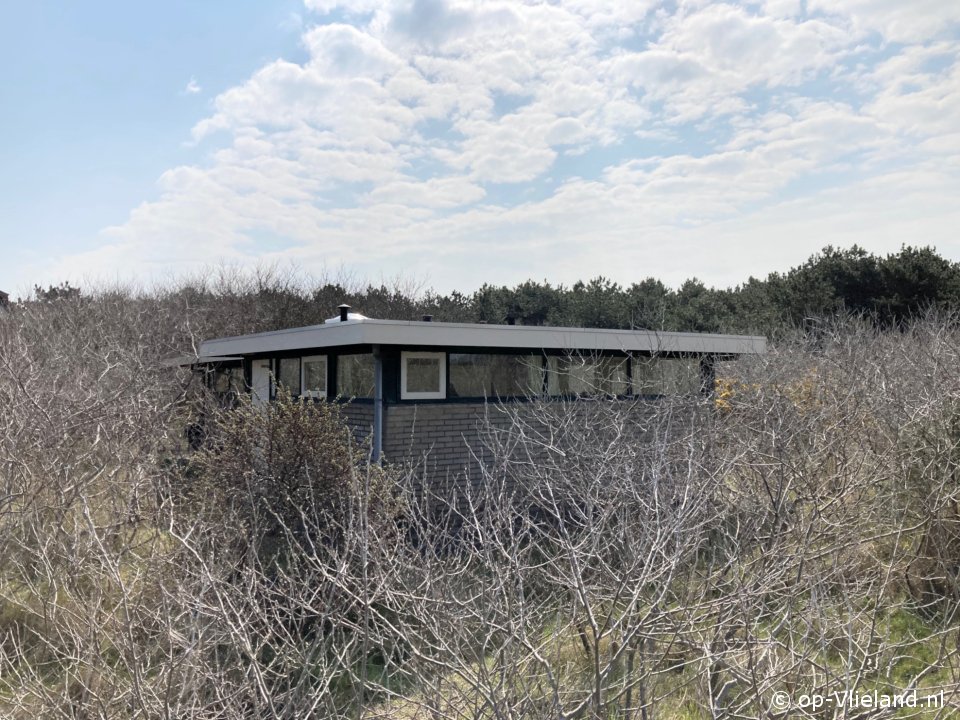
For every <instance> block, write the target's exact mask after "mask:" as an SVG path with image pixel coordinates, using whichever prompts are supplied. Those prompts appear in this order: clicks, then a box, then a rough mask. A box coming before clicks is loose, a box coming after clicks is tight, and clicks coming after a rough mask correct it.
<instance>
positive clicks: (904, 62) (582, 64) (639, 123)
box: [54, 0, 960, 289]
mask: <svg viewBox="0 0 960 720" xmlns="http://www.w3.org/2000/svg"><path fill="white" fill-rule="evenodd" d="M924 3H926V0H924ZM924 3H921V4H908V5H904V4H903V3H899V2H894V1H893V0H890V1H883V0H870V1H868V0H851V2H844V3H839V2H831V1H829V0H808V2H807V3H801V2H799V1H798V0H762V1H761V0H756V1H751V2H749V3H745V4H735V3H732V2H731V3H720V2H718V3H711V2H706V1H702V0H696V1H684V2H679V3H677V4H676V6H675V7H672V6H669V7H668V6H665V5H662V4H660V3H655V2H653V1H652V0H650V1H647V0H636V1H635V2H627V1H626V0H624V1H621V0H555V1H553V2H546V1H545V0H542V1H538V0H529V1H528V2H524V3H517V2H510V1H508V0H389V1H388V2H374V1H372V0H369V1H368V0H349V1H346V2H340V1H338V0H307V1H306V3H305V4H306V8H307V10H308V11H309V12H310V13H312V14H309V15H308V16H307V20H306V23H305V29H304V31H303V35H302V42H303V47H304V50H305V51H306V53H307V56H308V57H307V60H306V61H305V62H303V63H294V62H290V61H288V60H276V61H274V62H271V63H269V64H266V65H264V66H263V67H262V68H260V69H259V70H258V71H257V72H255V73H254V74H253V75H252V76H251V77H250V78H249V79H248V80H247V81H246V82H244V83H242V84H240V85H238V86H236V87H233V88H230V89H228V90H227V91H225V92H223V93H221V94H220V95H219V96H217V97H216V99H215V100H214V102H213V111H212V113H211V114H210V116H209V117H207V118H205V119H204V120H202V121H201V122H199V123H198V124H197V125H196V127H194V128H193V136H194V139H195V141H196V142H197V143H199V147H198V153H203V152H204V148H205V147H206V145H205V143H206V142H208V141H209V142H213V141H215V142H216V143H217V144H218V146H219V147H220V149H219V150H216V151H212V150H211V151H208V152H206V154H205V155H203V156H202V157H200V158H198V160H197V161H196V162H195V163H194V164H193V165H188V166H183V167H177V168H172V169H170V170H169V171H168V172H167V173H165V174H164V175H163V176H162V177H161V178H160V181H159V183H158V191H159V196H158V198H157V199H155V200H153V201H149V202H144V203H143V204H141V205H140V206H139V207H137V208H135V209H134V210H133V211H132V212H131V214H130V217H129V218H128V219H127V220H126V221H125V222H124V223H122V224H120V225H117V226H116V227H113V228H110V229H108V230H107V231H105V234H104V243H105V244H104V246H103V247H102V248H100V249H99V250H97V251H95V252H93V253H89V254H86V255H82V256H74V257H71V258H67V259H65V260H64V261H63V263H62V264H61V265H60V266H59V267H57V268H55V269H54V271H56V272H63V271H64V270H65V269H68V268H70V269H75V270H76V271H77V272H82V271H83V270H84V269H85V268H93V267H98V266H102V263H114V264H117V265H118V266H123V267H129V268H133V269H136V270H138V271H139V272H150V271H152V270H153V269H155V268H161V267H166V266H176V267H181V266H186V265H189V264H190V263H195V262H214V261H216V260H218V259H222V258H226V259H230V260H234V261H238V262H245V261H253V260H254V259H255V258H256V257H258V256H259V255H261V254H262V253H265V252H269V255H270V257H282V258H287V259H291V260H294V261H296V262H299V263H303V264H305V265H306V266H308V267H310V266H318V267H319V266H320V265H323V266H326V265H329V264H330V263H331V262H335V263H341V262H342V263H347V264H351V265H353V266H355V267H357V269H358V270H366V271H368V272H370V273H371V274H373V275H378V274H380V273H382V272H383V269H384V268H389V270H390V272H391V274H392V273H395V272H398V271H400V272H402V271H407V272H411V273H415V274H418V275H419V274H422V271H424V270H426V271H428V272H430V274H431V275H432V276H433V277H434V279H435V281H436V282H437V283H438V285H440V286H441V288H443V289H450V288H451V287H461V288H463V287H471V286H475V285H479V284H481V283H482V282H484V281H493V282H512V281H517V280H522V279H524V278H525V277H527V276H531V275H532V276H535V277H549V278H550V279H552V280H555V281H563V282H570V281H573V280H575V279H577V278H580V277H585V276H590V275H596V274H600V273H602V274H604V275H607V276H610V277H613V278H615V279H618V280H622V281H630V280H632V279H637V278H638V277H641V276H646V275H649V274H663V275H664V277H666V278H668V279H671V280H674V281H679V280H681V279H682V278H683V277H687V276H690V275H698V276H700V277H704V278H706V279H708V280H711V279H712V280H714V281H717V282H734V281H737V280H740V279H742V277H743V273H745V272H754V273H760V274H762V273H763V272H765V271H767V270H772V269H777V268H782V267H784V266H785V265H787V264H789V263H792V262H793V263H795V262H799V261H801V260H803V259H804V257H805V256H806V255H808V254H809V253H811V252H813V251H815V250H817V249H818V248H819V247H822V245H824V244H826V243H827V242H835V243H837V244H843V243H846V242H859V243H860V244H863V245H867V246H868V247H869V246H870V244H871V243H872V242H876V243H877V247H878V248H880V247H884V248H885V247H887V246H888V245H890V243H894V240H895V236H896V237H897V238H900V241H902V242H916V243H925V242H928V241H930V240H936V241H938V242H941V243H943V247H942V248H941V249H946V250H951V249H952V250H953V251H955V252H956V254H957V256H958V257H960V247H955V246H954V243H955V242H956V241H955V240H954V239H953V235H952V234H951V233H952V230H951V231H948V230H947V228H952V227H955V225H956V221H957V219H958V218H957V211H956V210H955V209H954V206H955V202H952V203H951V202H950V201H949V198H950V197H955V196H956V191H957V190H958V189H960V132H958V128H960V74H958V73H960V65H958V53H960V41H958V39H957V37H956V33H955V32H954V30H955V29H956V27H957V25H956V11H954V10H952V9H945V8H950V6H951V5H952V4H951V3H941V2H934V3H927V4H924ZM331 13H335V14H331ZM334 18H335V19H336V21H334ZM951 33H953V34H952V35H951ZM875 58H880V59H879V60H877V59H875ZM191 84H195V82H194V81H191ZM188 88H189V86H188ZM197 91H199V86H197ZM264 236H267V237H269V238H271V241H272V242H271V243H270V245H269V248H270V249H269V251H268V250H265V249H264V248H265V247H266V246H264V245H261V244H259V240H258V239H259V238H261V237H264ZM278 239H279V242H278ZM787 244H789V245H790V248H789V249H787ZM898 245H899V242H897V243H894V246H893V247H895V246H898ZM278 248H279V249H278ZM534 258H535V259H536V263H534ZM777 258H781V259H780V260H778V259H777ZM495 260H496V261H495ZM121 264H122V265H121ZM61 277H62V276H58V277H57V279H60V278H61Z"/></svg>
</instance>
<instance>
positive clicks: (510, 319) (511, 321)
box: [507, 315, 517, 325]
mask: <svg viewBox="0 0 960 720" xmlns="http://www.w3.org/2000/svg"><path fill="white" fill-rule="evenodd" d="M516 324H517V319H516V318H515V317H514V316H513V315H507V325H516Z"/></svg>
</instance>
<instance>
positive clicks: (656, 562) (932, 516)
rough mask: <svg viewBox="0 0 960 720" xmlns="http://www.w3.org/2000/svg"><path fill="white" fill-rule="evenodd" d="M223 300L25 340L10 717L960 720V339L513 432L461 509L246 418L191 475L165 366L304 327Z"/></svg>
mask: <svg viewBox="0 0 960 720" xmlns="http://www.w3.org/2000/svg"><path fill="white" fill-rule="evenodd" d="M220 282H221V280H214V279H210V280H208V284H207V285H206V286H205V289H204V288H200V289H199V290H197V288H196V287H194V288H193V290H191V289H190V288H188V287H180V288H170V289H169V291H167V292H164V293H161V294H159V295H150V294H148V293H143V292H135V291H130V290H123V289H113V290H110V291H103V292H100V293H93V294H88V295H84V296H81V297H79V298H77V297H70V298H63V299H55V300H52V301H50V302H38V303H32V304H23V305H19V306H16V307H14V308H12V309H11V311H10V312H8V313H4V314H0V408H2V412H0V716H3V717H11V718H28V717H29V718H34V717H43V718H48V717H49V718H127V717H129V718H153V717H158V718H160V717H165V718H251V719H254V718H257V719H259V718H306V717H317V718H321V717H322V718H337V717H343V718H347V717H350V718H359V717H365V718H374V717H383V718H410V717H423V718H428V717H429V718H439V717H443V718H521V717H522V718H559V717H564V718H588V717H596V718H598V717H604V718H609V717H624V718H644V719H645V720H649V719H652V718H664V719H668V720H670V719H674V718H676V719H679V718H698V717H711V718H721V717H724V718H726V717H730V718H733V717H746V718H761V717H763V718H766V717H803V716H804V713H806V715H807V716H817V717H854V716H857V713H858V712H860V713H864V714H865V713H867V712H873V713H874V716H876V717H885V716H892V715H891V713H890V712H888V711H886V710H877V709H868V708H860V709H858V710H856V711H853V710H851V709H850V708H843V707H840V706H838V705H837V704H831V705H828V706H824V707H821V708H819V709H818V710H817V712H816V713H814V712H813V710H812V709H811V708H806V709H803V710H801V709H800V708H798V707H797V703H798V702H799V699H798V698H800V697H801V696H802V695H803V694H813V693H820V694H823V695H827V696H829V695H831V694H832V693H843V692H844V691H846V690H856V691H859V692H869V691H872V690H874V689H876V690H877V691H878V692H880V693H883V694H890V693H894V692H903V691H905V690H910V689H911V688H918V689H919V691H920V694H921V696H923V695H926V694H927V693H933V692H939V691H940V690H943V691H944V693H945V694H944V699H945V703H946V707H944V708H941V709H923V708H918V709H916V710H910V709H909V708H908V709H905V710H904V711H903V712H902V713H901V716H910V715H911V714H916V715H917V716H920V715H922V714H925V715H924V716H927V717H938V716H939V717H947V716H950V715H951V714H953V713H955V712H956V709H957V699H956V696H955V691H956V689H957V680H958V670H960V666H958V658H957V652H958V647H960V624H958V621H957V608H958V599H960V590H958V587H960V585H958V573H960V533H958V531H960V512H958V499H960V498H958V493H960V484H958V476H957V464H958V448H957V443H958V440H960V425H958V408H960V331H958V330H957V329H956V328H957V324H956V322H955V319H953V318H934V317H930V318H927V319H924V320H922V321H918V322H916V323H914V324H912V325H910V326H909V327H905V328H902V329H899V330H897V331H892V332H878V331H876V330H875V329H873V328H871V327H870V326H869V325H867V324H863V323H859V322H857V321H856V320H850V319H842V320H837V321H826V322H824V323H823V324H821V325H820V326H819V327H818V328H817V330H816V333H813V334H809V333H808V334H806V335H803V336H798V337H797V338H795V339H792V340H790V341H788V342H785V343H783V344H781V345H780V346H779V347H777V348H776V349H774V350H773V351H772V352H771V353H770V354H768V355H767V356H765V357H762V358H757V359H754V360H749V361H748V360H742V361H739V362H738V363H736V364H735V365H733V366H732V367H730V368H729V369H726V370H723V371H722V378H721V380H722V382H721V386H720V387H721V392H720V395H719V396H718V398H717V400H716V401H714V400H705V399H690V398H686V399H682V398H678V399H675V400H670V399H663V400H658V401H642V400H638V401H618V402H607V401H598V402H586V401H581V402H568V403H564V402H542V403H536V402H535V403H526V404H523V405H503V406H499V407H492V408H491V412H495V413H501V417H500V418H499V419H498V421H497V422H496V423H491V425H490V426H489V428H487V429H486V430H485V433H484V440H485V443H486V447H485V453H484V454H483V456H482V458H478V461H479V460H480V459H482V466H481V468H480V471H479V477H480V480H479V481H478V482H476V483H466V482H464V483H462V484H461V485H460V486H458V490H459V491H458V492H456V493H451V492H449V488H444V489H443V490H441V489H440V488H439V487H438V488H434V489H433V490H432V491H431V487H430V486H429V485H427V486H426V487H425V488H421V486H420V485H413V484H412V483H409V482H407V479H406V478H404V477H402V476H400V475H399V474H398V472H397V471H396V470H395V469H388V470H386V471H383V470H381V469H379V468H376V467H372V466H371V465H370V463H369V462H368V461H367V459H366V456H365V454H364V453H363V451H362V448H361V447H359V446H358V445H356V444H354V443H353V440H352V438H351V436H349V434H348V431H346V430H345V429H344V428H343V426H342V425H340V424H339V422H338V421H337V418H336V412H335V411H334V410H333V408H332V407H331V406H327V405H322V406H307V405H301V404H299V403H297V402H294V401H289V400H287V401H282V402H281V403H279V404H278V405H276V406H274V407H272V408H270V409H268V410H266V411H259V410H254V409H253V408H250V407H247V406H243V407H241V408H240V409H239V410H237V411H234V412H233V413H232V414H229V413H228V414H225V415H222V416H220V419H219V420H218V421H217V422H216V423H214V425H215V426H216V428H218V429H217V430H215V431H214V432H211V433H210V437H209V443H210V444H209V445H208V446H207V448H206V449H205V450H204V451H202V452H201V453H200V454H197V455H194V456H192V457H189V458H188V457H186V456H185V455H184V452H185V448H184V442H183V438H182V431H183V427H184V426H185V425H186V424H187V423H188V422H189V421H190V416H189V413H190V408H191V407H192V406H193V405H192V403H194V402H202V401H203V399H202V397H200V396H199V395H198V393H202V390H201V389H200V388H199V387H197V384H196V383H195V382H193V381H192V379H191V378H190V376H189V374H187V373H182V372H180V371H175V370H172V369H169V368H166V369H165V368H164V367H163V366H162V365H161V363H160V360H161V359H162V358H163V357H165V356H168V355H170V354H174V353H177V352H189V351H190V349H191V348H192V347H194V346H195V340H196V338H197V337H199V336H208V335H215V334H226V333H227V332H231V331H233V330H236V331H245V330H248V329H262V328H261V327H259V326H257V327H253V326H254V325H256V324H257V323H265V322H268V321H269V322H273V318H274V316H273V315H272V313H274V312H289V313H292V314H294V315H295V314H296V313H297V312H300V310H298V309H297V308H296V307H292V306H288V305H284V304H283V303H286V302H287V300H283V302H280V300H278V305H277V307H275V308H273V309H270V310H269V312H268V311H267V310H264V309H263V308H260V309H259V310H258V309H257V308H256V304H255V303H253V304H251V303H250V302H249V300H248V299H247V298H245V297H243V293H242V292H239V291H236V289H237V286H236V285H235V284H233V283H234V280H231V279H229V278H226V279H223V282H222V284H221V285H217V283H220ZM269 282H274V280H269ZM214 288H215V290H214ZM279 295H282V293H280V294H278V297H279ZM217 303H222V304H220V305H217ZM304 307H306V306H304ZM225 309H226V310H225ZM301 310H302V308H301ZM257 313H260V314H259V315H258V314H257ZM244 314H246V317H247V319H245V320H242V321H239V320H236V319H235V318H237V317H238V316H244ZM250 317H257V318H259V319H257V320H250V319H249V318H250ZM231 318H232V319H231ZM248 323H252V324H250V325H248ZM221 331H222V332H221ZM188 398H190V402H186V400H187V399H188ZM211 412H212V411H211ZM414 488H416V489H414ZM258 527H259V528H261V529H262V530H265V531H267V532H266V533H263V532H261V533H258V532H257V528H258ZM267 536H269V538H270V549H269V551H265V543H264V538H265V537H267ZM777 692H787V693H789V694H790V697H791V702H792V703H793V705H792V706H789V707H784V706H781V705H778V704H777V703H776V700H777V696H775V693H777ZM885 713H886V714H885Z"/></svg>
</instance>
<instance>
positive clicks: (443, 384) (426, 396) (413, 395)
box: [400, 350, 447, 400]
mask: <svg viewBox="0 0 960 720" xmlns="http://www.w3.org/2000/svg"><path fill="white" fill-rule="evenodd" d="M426 358H429V359H431V360H438V361H439V363H438V364H439V366H440V389H439V390H438V391H437V392H409V391H408V390H407V360H412V359H426ZM446 398H447V354H446V353H443V352H407V351H406V350H402V351H401V352H400V399H401V400H446Z"/></svg>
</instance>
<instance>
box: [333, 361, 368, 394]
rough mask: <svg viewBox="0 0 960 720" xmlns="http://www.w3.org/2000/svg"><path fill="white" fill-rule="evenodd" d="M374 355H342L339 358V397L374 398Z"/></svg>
mask: <svg viewBox="0 0 960 720" xmlns="http://www.w3.org/2000/svg"><path fill="white" fill-rule="evenodd" d="M373 383H374V380H373V355H371V354H369V353H364V354H362V355H340V356H339V357H338V358H337V395H339V396H341V397H344V398H352V397H358V398H372V397H373Z"/></svg>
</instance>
